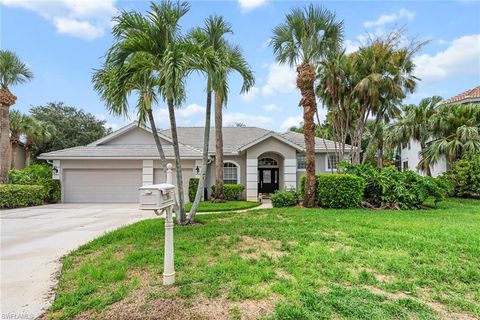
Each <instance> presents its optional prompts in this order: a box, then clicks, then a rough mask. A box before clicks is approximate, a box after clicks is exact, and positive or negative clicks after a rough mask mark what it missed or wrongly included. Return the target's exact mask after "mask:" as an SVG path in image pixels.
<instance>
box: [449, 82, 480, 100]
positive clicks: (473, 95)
mask: <svg viewBox="0 0 480 320" xmlns="http://www.w3.org/2000/svg"><path fill="white" fill-rule="evenodd" d="M478 101H480V86H477V87H475V88H473V89H470V90H467V91H465V92H462V93H460V94H457V95H456V96H454V97H451V98H450V99H447V100H444V101H442V104H452V103H466V102H478Z"/></svg>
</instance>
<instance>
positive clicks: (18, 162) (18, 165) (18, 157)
mask: <svg viewBox="0 0 480 320" xmlns="http://www.w3.org/2000/svg"><path fill="white" fill-rule="evenodd" d="M13 164H15V166H14V167H13V169H23V168H25V149H24V148H23V147H22V146H18V145H17V146H16V153H15V159H13V153H12V166H13Z"/></svg>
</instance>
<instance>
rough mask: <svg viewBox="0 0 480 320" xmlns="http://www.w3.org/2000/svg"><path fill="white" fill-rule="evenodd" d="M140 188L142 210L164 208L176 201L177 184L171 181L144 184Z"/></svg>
mask: <svg viewBox="0 0 480 320" xmlns="http://www.w3.org/2000/svg"><path fill="white" fill-rule="evenodd" d="M139 190H140V209H141V210H162V209H166V208H168V207H170V206H173V205H174V203H175V186H174V185H173V184H169V183H161V184H152V185H149V186H142V187H140V188H139Z"/></svg>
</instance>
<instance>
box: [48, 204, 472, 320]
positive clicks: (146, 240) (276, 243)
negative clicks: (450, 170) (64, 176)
mask: <svg viewBox="0 0 480 320" xmlns="http://www.w3.org/2000/svg"><path fill="white" fill-rule="evenodd" d="M197 219H198V221H199V223H198V224H196V225H194V226H189V227H176V228H175V250H176V251H175V255H176V256H175V259H176V260H175V267H176V271H177V282H176V284H175V286H174V287H173V288H165V287H163V286H162V285H161V281H162V277H161V274H162V263H163V256H162V254H163V220H161V219H155V220H146V221H142V222H139V223H136V224H134V225H130V226H127V227H124V228H122V229H119V230H117V231H114V232H111V233H108V234H106V235H105V236H102V237H100V238H98V239H96V240H94V241H92V242H90V243H89V244H87V245H84V246H82V247H81V248H79V249H78V250H76V251H74V252H72V253H71V254H70V255H68V256H67V257H66V258H65V259H64V261H63V270H62V273H61V277H60V282H59V285H58V288H57V296H56V299H55V302H54V303H53V305H52V307H51V308H50V310H49V311H48V313H47V314H46V316H45V317H46V318H54V319H56V318H73V317H74V316H76V315H79V314H82V315H87V317H86V318H94V317H95V316H100V317H101V316H103V317H104V318H122V316H123V317H125V316H126V315H129V316H131V317H132V316H133V317H141V316H145V317H146V316H147V315H148V316H151V317H154V315H156V316H157V317H158V318H162V316H163V318H165V319H170V318H172V319H181V318H182V317H184V318H188V317H186V316H185V313H187V314H188V315H189V316H191V318H199V319H215V318H218V319H221V318H226V317H227V318H228V317H230V318H231V319H240V318H243V316H244V315H250V316H252V314H256V313H255V312H258V316H263V317H264V319H330V318H335V319H438V318H445V319H450V318H454V317H457V316H458V317H463V318H462V319H475V318H478V317H480V286H478V284H479V283H480V268H479V266H480V236H479V235H480V201H478V200H458V199H456V200H453V199H450V200H447V201H445V202H443V203H441V204H439V206H438V209H435V210H420V211H369V210H361V209H352V210H325V209H283V208H282V209H268V210H256V211H252V212H246V213H224V214H218V215H204V216H199V217H198V218H197ZM169 303H170V304H169ZM207 303H208V304H207ZM261 307H263V311H265V312H264V313H262V312H261V311H262V310H259V309H258V308H261ZM218 308H221V309H222V310H223V311H222V312H223V313H219V311H218V310H217V309H218ZM255 308H256V309H255ZM215 312H216V313H215ZM192 313H193V314H194V316H192ZM249 313H250V314H249ZM197 316H198V317H197ZM154 318H155V317H154Z"/></svg>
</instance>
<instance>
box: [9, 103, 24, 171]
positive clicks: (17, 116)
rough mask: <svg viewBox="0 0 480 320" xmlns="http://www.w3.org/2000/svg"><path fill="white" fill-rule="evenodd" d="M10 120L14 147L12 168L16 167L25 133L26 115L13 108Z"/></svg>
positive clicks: (11, 143) (11, 140)
mask: <svg viewBox="0 0 480 320" xmlns="http://www.w3.org/2000/svg"><path fill="white" fill-rule="evenodd" d="M9 118H10V119H9V122H10V145H11V147H12V163H11V166H10V168H11V169H13V168H15V165H16V163H15V160H16V158H17V149H18V145H19V144H20V142H21V141H20V137H21V136H22V135H23V134H24V133H25V123H26V116H25V115H24V114H23V113H21V112H20V111H18V110H11V111H10V114H9Z"/></svg>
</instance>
